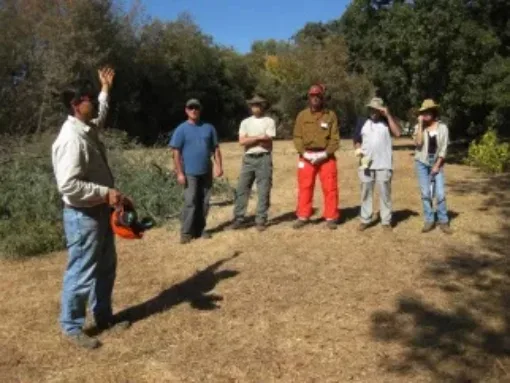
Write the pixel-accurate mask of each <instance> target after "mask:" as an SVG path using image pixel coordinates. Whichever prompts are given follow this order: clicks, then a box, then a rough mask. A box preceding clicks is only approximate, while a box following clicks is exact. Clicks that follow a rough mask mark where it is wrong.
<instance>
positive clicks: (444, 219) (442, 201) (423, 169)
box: [415, 156, 448, 224]
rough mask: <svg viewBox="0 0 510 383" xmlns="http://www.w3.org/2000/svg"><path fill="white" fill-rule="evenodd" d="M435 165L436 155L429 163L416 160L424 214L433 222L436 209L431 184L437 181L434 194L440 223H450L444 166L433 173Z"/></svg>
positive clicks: (427, 221)
mask: <svg viewBox="0 0 510 383" xmlns="http://www.w3.org/2000/svg"><path fill="white" fill-rule="evenodd" d="M433 165H434V156H431V157H430V158H429V164H424V163H423V162H421V161H416V163H415V166H416V174H417V175H418V181H419V183H420V192H421V201H422V204H423V214H424V215H425V222H426V223H433V222H434V221H435V219H434V209H433V206H432V205H433V196H432V195H431V190H430V185H431V181H432V180H434V181H435V188H434V194H435V198H436V204H437V220H438V221H439V223H442V224H446V223H448V209H447V208H446V195H445V187H444V183H445V182H444V168H443V167H441V170H440V171H439V173H437V174H436V175H434V176H433V175H431V170H432V167H433Z"/></svg>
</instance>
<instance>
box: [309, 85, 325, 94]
mask: <svg viewBox="0 0 510 383" xmlns="http://www.w3.org/2000/svg"><path fill="white" fill-rule="evenodd" d="M308 95H309V96H312V95H315V96H323V95H324V87H323V86H322V85H312V86H311V87H310V90H309V91H308Z"/></svg>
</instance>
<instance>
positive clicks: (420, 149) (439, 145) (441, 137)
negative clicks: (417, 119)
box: [413, 121, 450, 165]
mask: <svg viewBox="0 0 510 383" xmlns="http://www.w3.org/2000/svg"><path fill="white" fill-rule="evenodd" d="M417 134H418V125H416V126H415V127H414V134H413V137H415V138H416V135H417ZM422 137H423V142H422V145H421V146H416V152H415V155H414V158H415V159H416V160H418V161H420V162H423V163H424V164H427V165H428V164H429V158H430V155H431V154H432V155H434V161H435V160H437V158H438V157H441V158H446V154H447V152H448V144H449V141H450V138H449V131H448V126H447V125H446V124H445V123H444V122H441V121H439V122H438V124H437V135H436V150H435V153H430V154H429V135H428V134H427V130H426V129H423V135H422Z"/></svg>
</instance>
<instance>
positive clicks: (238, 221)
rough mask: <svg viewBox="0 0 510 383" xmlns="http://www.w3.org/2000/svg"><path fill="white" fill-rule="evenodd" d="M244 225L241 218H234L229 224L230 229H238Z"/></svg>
mask: <svg viewBox="0 0 510 383" xmlns="http://www.w3.org/2000/svg"><path fill="white" fill-rule="evenodd" d="M243 226H244V221H243V220H241V219H236V220H235V221H234V222H232V224H231V225H230V230H240V229H242V228H243Z"/></svg>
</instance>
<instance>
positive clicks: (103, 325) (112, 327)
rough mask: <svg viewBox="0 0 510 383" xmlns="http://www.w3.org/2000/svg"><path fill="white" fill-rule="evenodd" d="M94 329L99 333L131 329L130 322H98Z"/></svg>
mask: <svg viewBox="0 0 510 383" xmlns="http://www.w3.org/2000/svg"><path fill="white" fill-rule="evenodd" d="M96 327H97V329H98V330H100V331H113V332H120V331H124V330H127V329H128V328H130V327H131V322H129V321H127V320H125V321H121V322H100V323H96Z"/></svg>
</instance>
